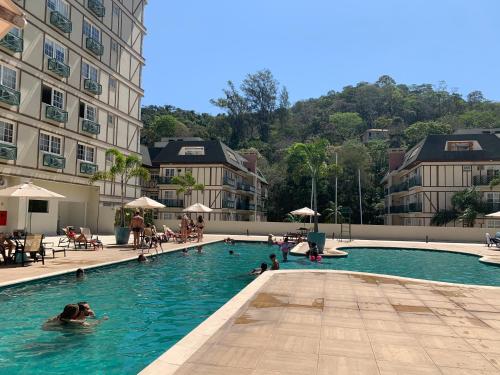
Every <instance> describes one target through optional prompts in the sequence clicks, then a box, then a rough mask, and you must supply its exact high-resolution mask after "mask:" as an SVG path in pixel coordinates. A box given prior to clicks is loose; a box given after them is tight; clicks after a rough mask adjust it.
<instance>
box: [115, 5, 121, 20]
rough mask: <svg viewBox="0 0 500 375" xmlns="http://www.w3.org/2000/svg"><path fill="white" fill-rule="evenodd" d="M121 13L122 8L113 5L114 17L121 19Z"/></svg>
mask: <svg viewBox="0 0 500 375" xmlns="http://www.w3.org/2000/svg"><path fill="white" fill-rule="evenodd" d="M121 13H122V10H121V9H120V7H119V6H118V5H116V4H115V3H113V17H120V15H121Z"/></svg>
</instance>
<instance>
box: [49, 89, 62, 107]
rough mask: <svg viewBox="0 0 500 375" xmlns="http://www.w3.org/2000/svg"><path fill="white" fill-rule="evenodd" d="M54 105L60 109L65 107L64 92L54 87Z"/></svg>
mask: <svg viewBox="0 0 500 375" xmlns="http://www.w3.org/2000/svg"><path fill="white" fill-rule="evenodd" d="M52 105H53V106H54V107H57V108H59V109H63V108H64V94H63V93H62V92H61V91H57V90H54V89H52Z"/></svg>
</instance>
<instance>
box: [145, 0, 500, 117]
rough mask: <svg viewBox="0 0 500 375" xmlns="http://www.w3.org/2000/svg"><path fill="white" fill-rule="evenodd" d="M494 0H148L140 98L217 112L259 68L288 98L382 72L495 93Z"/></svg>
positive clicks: (498, 53)
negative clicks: (219, 100) (228, 93)
mask: <svg viewBox="0 0 500 375" xmlns="http://www.w3.org/2000/svg"><path fill="white" fill-rule="evenodd" d="M499 17H500V1H499V0H250V1H243V0H241V1H240V0H212V1H206V0H198V1H194V0H177V1H174V0H149V2H148V5H147V7H146V26H147V28H148V35H147V36H146V39H145V56H146V59H147V61H146V67H145V69H144V73H143V74H144V75H143V77H144V81H143V84H144V89H145V91H146V95H145V98H144V100H143V104H144V105H147V104H158V105H163V104H171V105H175V106H178V107H181V108H184V109H192V110H196V111H199V112H210V113H217V112H218V109H217V108H215V107H213V106H212V105H211V104H210V103H209V100H210V99H211V98H216V97H219V96H220V95H221V89H222V88H224V87H225V86H226V81H227V80H233V81H234V82H236V83H239V82H241V80H242V79H243V78H244V76H245V75H246V74H248V73H251V72H255V71H257V70H259V69H263V68H268V69H270V70H271V71H272V72H273V74H274V76H275V77H276V78H277V79H278V81H279V82H280V83H281V84H284V85H285V86H287V88H288V91H289V92H290V98H291V100H292V102H295V101H297V100H300V99H306V98H311V97H317V96H320V95H322V94H325V93H326V92H328V91H329V90H341V89H342V87H344V86H346V85H349V84H355V83H357V82H359V81H368V82H373V81H375V80H376V79H377V78H378V77H379V76H380V75H382V74H389V75H390V76H392V77H393V78H394V79H396V81H397V82H400V83H408V84H412V83H417V84H418V83H432V84H437V83H438V82H439V81H440V80H444V81H446V82H447V84H448V86H449V87H450V88H456V89H457V90H458V91H459V92H460V93H462V94H467V93H468V92H470V91H472V90H481V91H483V93H484V95H485V96H486V97H487V98H489V99H492V100H500V22H499Z"/></svg>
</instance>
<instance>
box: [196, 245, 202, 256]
mask: <svg viewBox="0 0 500 375" xmlns="http://www.w3.org/2000/svg"><path fill="white" fill-rule="evenodd" d="M196 251H197V252H198V254H203V246H201V245H200V246H198V247H196Z"/></svg>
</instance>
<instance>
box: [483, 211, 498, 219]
mask: <svg viewBox="0 0 500 375" xmlns="http://www.w3.org/2000/svg"><path fill="white" fill-rule="evenodd" d="M486 216H488V217H498V218H499V219H500V211H498V212H493V213H492V214H488V215H486Z"/></svg>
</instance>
